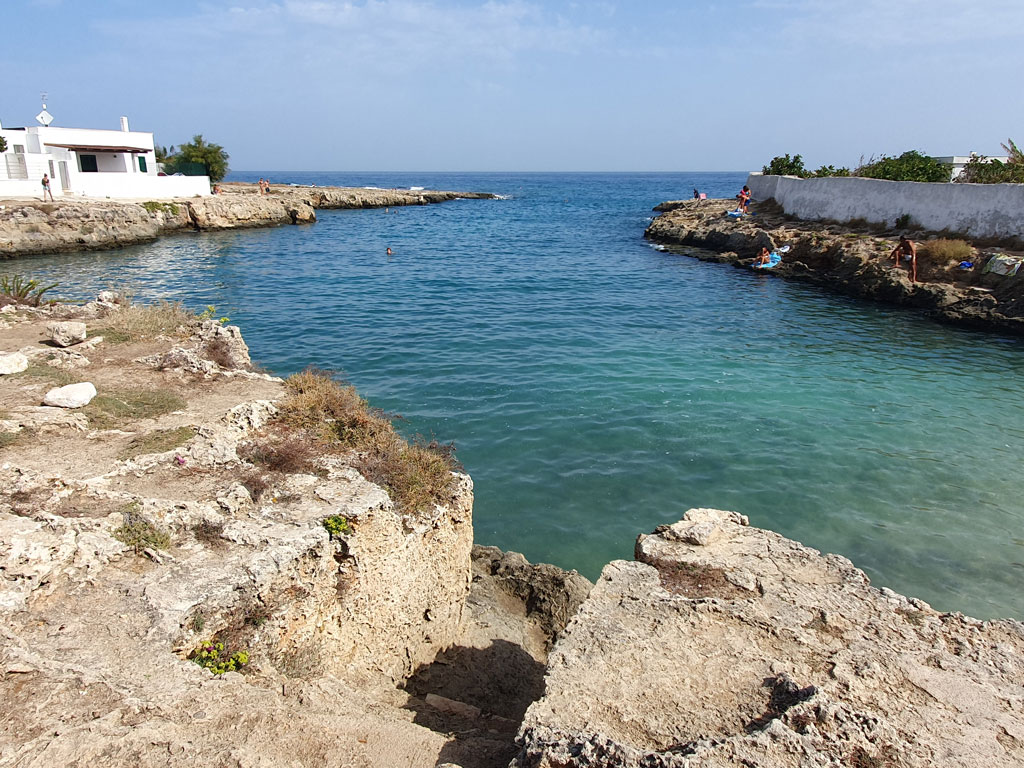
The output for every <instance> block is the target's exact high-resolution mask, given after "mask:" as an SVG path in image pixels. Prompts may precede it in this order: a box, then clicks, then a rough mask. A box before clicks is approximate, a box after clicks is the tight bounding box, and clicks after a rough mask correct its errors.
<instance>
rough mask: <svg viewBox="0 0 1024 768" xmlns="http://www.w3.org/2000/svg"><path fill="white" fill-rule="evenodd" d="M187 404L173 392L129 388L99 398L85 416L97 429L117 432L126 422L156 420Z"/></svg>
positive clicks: (95, 398)
mask: <svg viewBox="0 0 1024 768" xmlns="http://www.w3.org/2000/svg"><path fill="white" fill-rule="evenodd" d="M186 405H187V403H186V402H185V400H184V398H182V397H181V396H180V395H178V394H177V393H176V392H172V391H171V390H167V389H125V390H113V391H108V392H104V393H103V394H99V395H96V397H94V398H93V399H92V402H91V403H89V404H88V405H87V406H85V408H83V409H82V413H84V414H85V415H86V416H87V417H88V419H89V423H90V424H91V425H92V426H94V427H96V428H97V429H116V428H118V427H122V426H124V424H125V423H126V422H129V421H137V420H139V419H154V418H156V417H157V416H162V415H163V414H165V413H171V412H173V411H177V410H181V409H182V408H184V407H185V406H186ZM172 447H173V446H172Z"/></svg>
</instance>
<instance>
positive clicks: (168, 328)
mask: <svg viewBox="0 0 1024 768" xmlns="http://www.w3.org/2000/svg"><path fill="white" fill-rule="evenodd" d="M104 319H105V320H106V325H105V326H104V327H103V328H97V329H96V330H95V334H96V335H99V336H103V338H104V340H105V341H109V342H112V343H118V342H133V341H142V340H144V339H153V338H156V337H157V336H160V335H178V336H181V335H184V333H185V329H186V328H187V327H188V326H189V325H190V324H191V323H193V322H195V319H196V316H195V315H194V314H193V313H192V312H189V311H188V310H187V309H185V307H184V306H183V305H182V304H181V302H178V301H165V300H160V301H158V302H156V303H155V304H131V305H129V306H126V307H123V308H121V309H119V310H118V311H116V312H111V313H110V314H109V315H107V316H106V318H104Z"/></svg>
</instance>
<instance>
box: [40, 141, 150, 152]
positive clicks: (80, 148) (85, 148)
mask: <svg viewBox="0 0 1024 768" xmlns="http://www.w3.org/2000/svg"><path fill="white" fill-rule="evenodd" d="M46 146H48V147H60V148H61V149H70V150H73V151H75V152H130V153H132V154H144V153H146V152H152V151H153V150H152V149H146V148H144V147H96V146H91V145H88V144H51V143H50V142H46Z"/></svg>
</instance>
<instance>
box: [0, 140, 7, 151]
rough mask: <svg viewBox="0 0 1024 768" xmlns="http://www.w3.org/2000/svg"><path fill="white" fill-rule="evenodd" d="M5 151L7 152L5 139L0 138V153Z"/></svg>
mask: <svg viewBox="0 0 1024 768" xmlns="http://www.w3.org/2000/svg"><path fill="white" fill-rule="evenodd" d="M6 151H7V139H5V138H4V137H3V136H0V152H6Z"/></svg>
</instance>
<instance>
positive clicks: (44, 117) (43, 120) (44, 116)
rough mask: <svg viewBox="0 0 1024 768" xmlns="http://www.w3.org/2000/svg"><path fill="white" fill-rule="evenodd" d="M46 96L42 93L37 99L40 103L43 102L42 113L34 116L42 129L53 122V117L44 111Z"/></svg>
mask: <svg viewBox="0 0 1024 768" xmlns="http://www.w3.org/2000/svg"><path fill="white" fill-rule="evenodd" d="M47 95H48V94H47V93H46V92H45V91H44V92H43V93H41V94H39V99H40V101H42V102H43V111H42V112H40V113H39V114H38V115H36V122H37V123H39V124H40V125H41V126H43V127H44V128H45V127H46V126H47V125H49V124H50V123H52V122H53V115H51V114H50V113H49V112H47V111H46V97H47Z"/></svg>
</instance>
